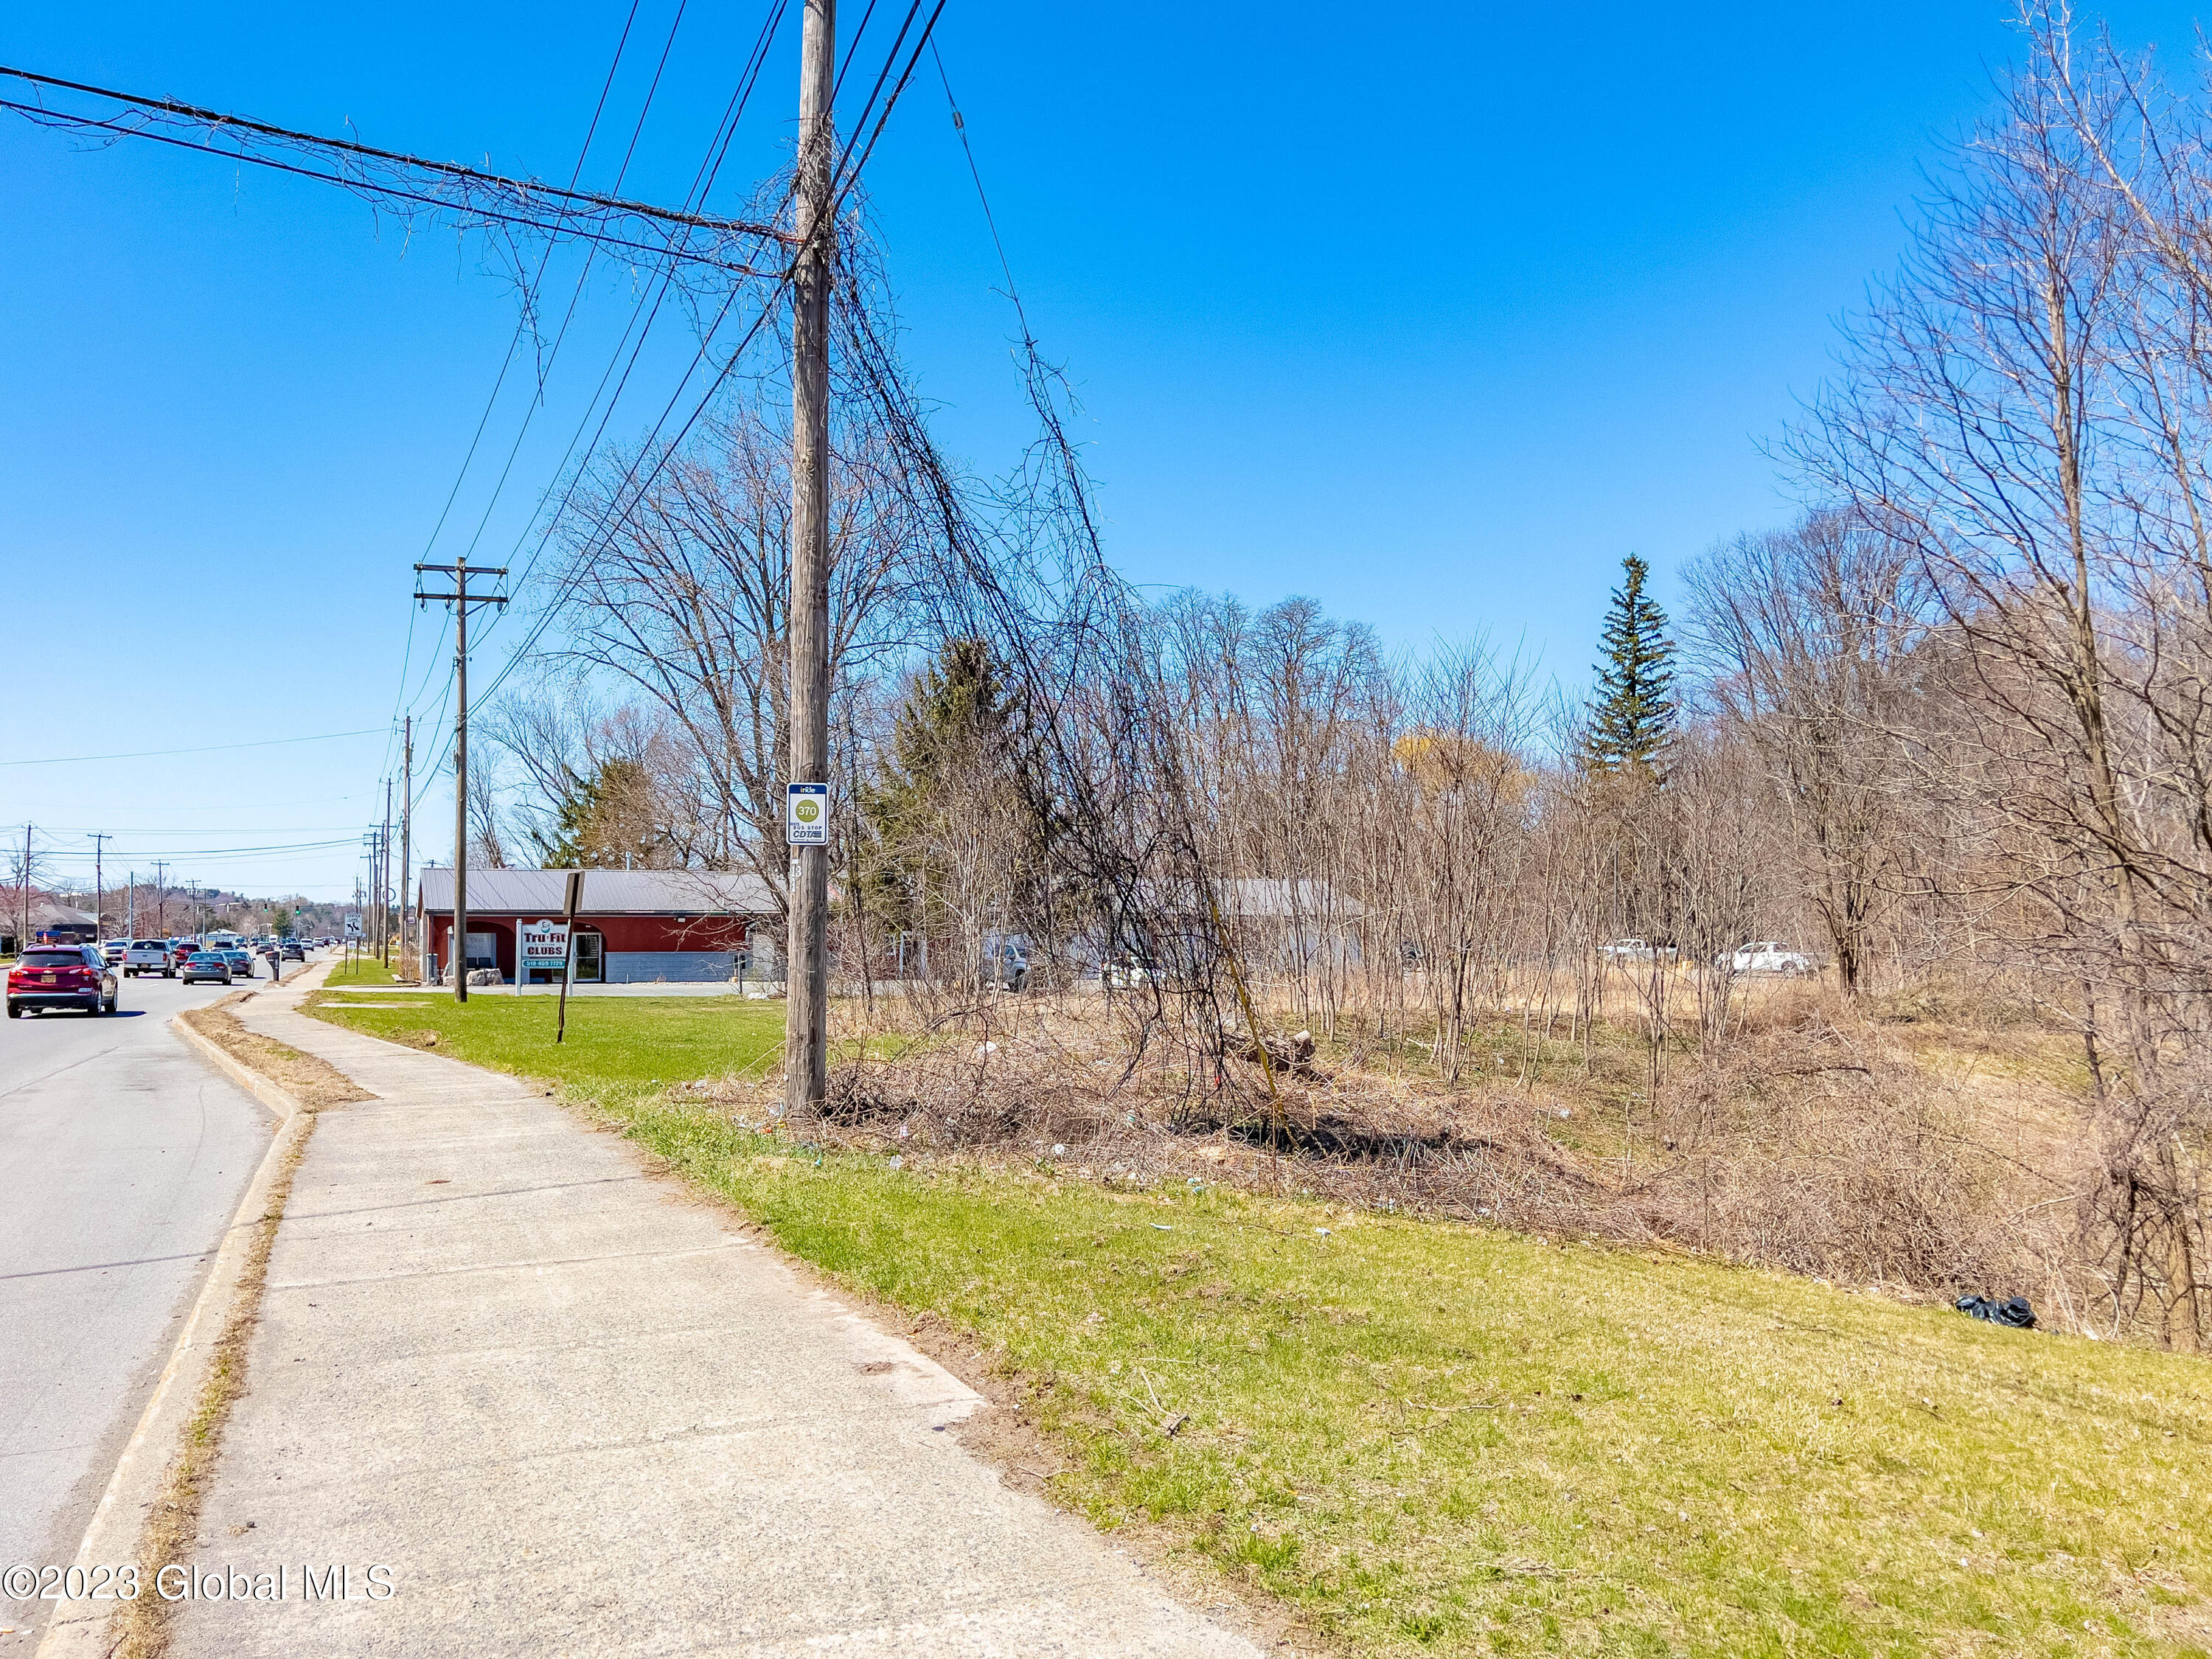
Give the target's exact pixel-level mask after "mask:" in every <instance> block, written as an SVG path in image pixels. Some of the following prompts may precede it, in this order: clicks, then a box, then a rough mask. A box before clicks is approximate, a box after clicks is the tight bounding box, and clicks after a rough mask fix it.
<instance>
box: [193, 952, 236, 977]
mask: <svg viewBox="0 0 2212 1659" xmlns="http://www.w3.org/2000/svg"><path fill="white" fill-rule="evenodd" d="M182 976H183V979H184V981H185V984H187V985H198V984H201V983H203V982H204V981H213V982H214V983H216V984H217V985H228V984H229V983H230V958H229V957H227V956H225V955H224V954H223V953H222V951H193V952H192V953H191V955H190V956H188V957H185V965H184V968H183V969H182Z"/></svg>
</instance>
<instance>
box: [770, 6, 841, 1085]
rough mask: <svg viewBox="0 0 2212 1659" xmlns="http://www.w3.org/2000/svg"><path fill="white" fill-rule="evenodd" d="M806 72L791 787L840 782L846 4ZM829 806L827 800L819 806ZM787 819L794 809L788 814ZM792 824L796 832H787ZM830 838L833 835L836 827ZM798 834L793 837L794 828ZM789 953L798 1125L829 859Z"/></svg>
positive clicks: (812, 42) (813, 870)
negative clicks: (837, 677)
mask: <svg viewBox="0 0 2212 1659" xmlns="http://www.w3.org/2000/svg"><path fill="white" fill-rule="evenodd" d="M799 52H800V56H799V179H798V204H797V211H796V217H795V219H794V222H793V229H794V230H795V231H797V233H798V235H799V248H798V253H797V256H796V257H797V264H796V267H795V268H794V270H793V282H792V325H791V351H792V370H791V413H792V437H791V602H790V610H789V615H790V618H791V623H790V626H791V690H790V700H791V771H790V774H789V775H788V776H787V778H786V780H785V782H786V784H787V787H796V786H798V785H801V784H812V785H815V786H817V788H818V787H820V786H822V785H823V784H826V783H827V782H828V781H829V273H830V265H831V254H832V252H833V239H834V237H835V235H836V222H835V213H834V204H833V203H832V201H831V198H830V189H831V185H832V182H833V181H832V179H831V176H830V171H831V164H832V161H833V159H834V157H835V155H836V131H835V130H834V128H833V127H832V125H831V114H830V97H831V94H832V92H833V91H834V90H835V87H836V76H835V69H836V59H837V0H806V21H805V33H804V35H803V37H802V40H801V42H800V48H799ZM812 799H817V800H819V801H820V802H822V803H823V805H824V806H825V807H826V805H827V802H828V799H829V796H828V793H827V792H826V790H825V791H823V793H820V794H819V795H817V796H814V797H812ZM787 810H788V809H787ZM788 822H789V821H788V819H787V823H788ZM825 828H826V824H825ZM786 833H787V835H788V834H789V833H790V830H789V829H788V828H787V830H786ZM790 894H791V908H790V917H791V931H790V938H789V940H788V942H787V949H786V951H785V954H786V957H787V961H786V963H785V964H784V979H785V986H784V990H785V1000H784V1026H783V1068H784V1081H783V1099H784V1109H785V1111H786V1112H787V1114H789V1115H793V1116H796V1115H799V1113H800V1112H802V1111H815V1110H818V1109H820V1108H821V1106H822V1103H823V1100H824V1098H825V1097H826V1096H827V1095H828V1092H829V1050H828V1027H827V1024H826V1016H827V1013H828V1009H827V1007H826V1005H827V1003H828V1001H829V848H828V847H827V846H826V845H823V844H819V843H810V844H806V845H801V846H798V847H795V848H793V849H792V852H791V877H790Z"/></svg>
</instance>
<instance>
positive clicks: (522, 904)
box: [420, 865, 777, 916]
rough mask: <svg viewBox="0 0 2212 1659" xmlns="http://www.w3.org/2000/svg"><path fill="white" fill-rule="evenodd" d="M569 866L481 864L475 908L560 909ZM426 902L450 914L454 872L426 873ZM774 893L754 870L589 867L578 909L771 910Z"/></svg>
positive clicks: (598, 912) (666, 912)
mask: <svg viewBox="0 0 2212 1659" xmlns="http://www.w3.org/2000/svg"><path fill="white" fill-rule="evenodd" d="M420 891H421V894H422V908H424V909H425V910H428V911H445V912H448V913H450V912H451V911H452V909H453V869H452V867H451V866H443V865H441V866H433V867H432V868H430V869H428V870H425V871H423V872H422V887H421V889H420ZM567 897H568V871H566V870H475V869H472V870H471V871H470V872H469V912H470V914H471V915H517V916H520V915H533V916H557V915H560V914H561V907H562V904H563V903H564V902H566V900H567ZM776 911H777V905H776V902H775V894H774V893H773V892H771V891H769V884H767V883H766V882H764V881H763V880H762V879H761V878H759V877H758V876H757V875H754V874H753V873H751V872H750V871H738V870H586V871H585V872H584V902H583V903H582V904H581V905H580V906H579V907H578V908H577V914H578V915H593V916H769V915H775V914H776Z"/></svg>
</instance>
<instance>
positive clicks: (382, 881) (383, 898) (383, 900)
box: [376, 778, 392, 968]
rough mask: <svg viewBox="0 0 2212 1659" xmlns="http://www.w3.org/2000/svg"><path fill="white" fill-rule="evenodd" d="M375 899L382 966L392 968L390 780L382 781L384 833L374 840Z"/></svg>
mask: <svg viewBox="0 0 2212 1659" xmlns="http://www.w3.org/2000/svg"><path fill="white" fill-rule="evenodd" d="M376 858H377V866H376V899H377V903H378V905H379V906H380V908H381V910H382V914H383V921H384V965H385V966H386V968H389V967H391V966H392V780H391V779H390V778H386V779H385V781H384V831H383V833H382V834H381V835H380V836H378V837H377V839H376Z"/></svg>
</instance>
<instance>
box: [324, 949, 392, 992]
mask: <svg viewBox="0 0 2212 1659" xmlns="http://www.w3.org/2000/svg"><path fill="white" fill-rule="evenodd" d="M397 982H398V976H397V975H394V974H393V973H392V969H389V968H387V967H386V966H385V965H384V964H383V963H381V962H380V961H378V960H377V958H376V957H372V956H368V955H366V954H363V955H362V956H357V957H346V956H343V955H341V956H340V957H338V959H337V966H336V967H334V968H332V969H331V975H330V977H329V978H328V979H326V980H325V981H323V983H324V984H325V985H392V984H396V983H397Z"/></svg>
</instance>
